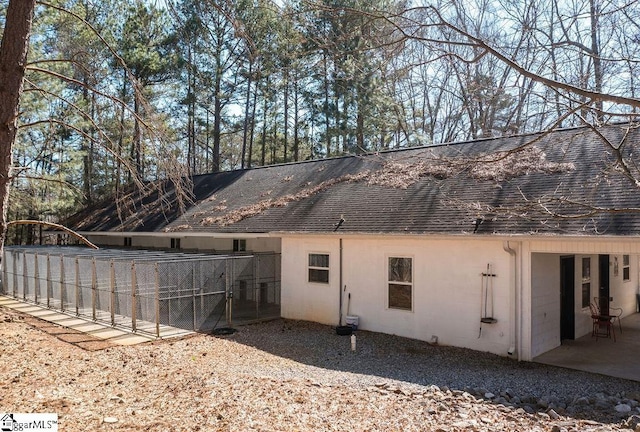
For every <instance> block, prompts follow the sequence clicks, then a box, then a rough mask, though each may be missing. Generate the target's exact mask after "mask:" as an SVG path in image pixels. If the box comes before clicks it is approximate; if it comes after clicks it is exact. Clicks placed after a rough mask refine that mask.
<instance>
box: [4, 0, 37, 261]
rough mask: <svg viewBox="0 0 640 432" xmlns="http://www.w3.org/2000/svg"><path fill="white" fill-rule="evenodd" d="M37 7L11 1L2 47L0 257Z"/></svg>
mask: <svg viewBox="0 0 640 432" xmlns="http://www.w3.org/2000/svg"><path fill="white" fill-rule="evenodd" d="M35 3H36V2H35V0H9V5H8V7H7V15H6V20H5V27H4V33H3V34H2V43H1V44H0V256H1V255H2V249H3V247H4V241H5V238H6V234H7V205H8V203H9V187H10V185H11V166H12V165H13V161H12V154H13V144H14V142H15V139H16V133H17V131H18V112H19V104H20V95H21V93H22V88H23V83H24V73H25V68H26V62H27V52H28V50H29V33H30V32H31V23H32V21H33V10H34V6H35Z"/></svg>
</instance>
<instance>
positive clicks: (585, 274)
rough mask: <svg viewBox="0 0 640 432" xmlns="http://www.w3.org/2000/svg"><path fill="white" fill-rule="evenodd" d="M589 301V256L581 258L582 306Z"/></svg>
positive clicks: (587, 304)
mask: <svg viewBox="0 0 640 432" xmlns="http://www.w3.org/2000/svg"><path fill="white" fill-rule="evenodd" d="M590 302H591V258H582V307H583V308H588V307H589V303H590Z"/></svg>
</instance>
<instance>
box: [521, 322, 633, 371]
mask: <svg viewBox="0 0 640 432" xmlns="http://www.w3.org/2000/svg"><path fill="white" fill-rule="evenodd" d="M621 323H622V331H620V329H619V328H618V326H617V325H616V326H615V336H616V340H615V341H614V340H613V339H612V338H611V339H610V338H602V337H600V338H597V339H596V338H595V337H592V336H591V334H588V335H586V336H583V337H581V338H578V339H575V340H563V341H562V345H561V346H559V347H558V348H555V349H553V350H551V351H548V352H546V353H544V354H542V355H540V356H538V357H536V358H534V359H533V361H534V362H536V363H543V364H548V365H553V366H560V367H565V368H568V369H577V370H582V371H586V372H593V373H599V374H602V375H607V376H613V377H617V378H624V379H629V380H634V381H640V313H635V314H632V315H629V316H627V317H625V318H623V319H622V322H621Z"/></svg>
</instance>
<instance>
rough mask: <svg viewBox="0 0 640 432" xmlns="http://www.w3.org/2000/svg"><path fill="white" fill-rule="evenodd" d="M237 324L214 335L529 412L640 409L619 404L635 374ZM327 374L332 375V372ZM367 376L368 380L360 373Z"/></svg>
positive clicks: (636, 394)
mask: <svg viewBox="0 0 640 432" xmlns="http://www.w3.org/2000/svg"><path fill="white" fill-rule="evenodd" d="M237 329H238V331H237V332H235V333H233V334H230V335H220V336H212V337H222V338H226V339H229V340H233V341H235V342H237V343H240V344H244V345H248V346H251V347H255V348H257V349H259V350H261V351H265V352H268V353H270V354H273V355H276V356H279V357H284V358H287V359H290V360H293V361H296V362H299V363H302V364H306V365H309V366H313V367H317V368H321V369H326V370H328V371H340V372H350V373H354V374H362V375H367V376H369V377H370V376H373V377H375V379H377V380H379V381H380V382H383V381H385V380H396V381H401V382H404V383H408V384H413V385H419V386H431V385H435V386H438V387H440V388H441V389H445V390H446V389H450V390H451V391H454V392H455V391H466V392H468V393H471V394H472V395H474V396H476V397H478V398H483V399H485V400H490V401H492V402H493V403H496V404H503V405H505V406H514V407H516V408H521V409H524V410H526V411H527V412H545V413H549V412H550V409H553V410H554V411H555V412H557V413H558V414H560V415H563V416H568V417H571V418H575V419H582V420H591V421H597V422H603V423H620V422H621V421H623V420H624V419H625V418H626V417H629V416H630V415H632V414H634V413H635V414H639V412H638V411H635V410H634V411H632V412H630V413H626V415H624V417H623V416H622V415H620V414H618V413H617V412H616V411H615V406H616V405H618V404H620V403H623V402H627V403H629V402H631V403H632V404H634V403H635V404H637V402H638V401H637V400H636V398H640V385H639V384H638V383H637V382H635V381H630V380H624V379H619V378H611V377H607V376H603V375H599V374H594V373H588V372H581V371H575V370H569V369H565V368H561V367H556V366H549V365H542V364H537V363H531V362H518V361H517V360H514V359H510V358H505V357H501V356H497V355H494V354H489V353H483V352H478V351H473V350H468V349H463V348H455V347H447V346H438V345H431V344H429V343H427V342H423V341H418V340H414V339H407V338H402V337H399V336H394V335H386V334H382V333H373V332H368V331H357V332H355V333H354V334H355V335H356V351H351V338H350V337H349V336H339V335H337V334H336V331H335V329H334V328H333V327H330V326H325V325H321V324H315V323H310V322H302V321H290V320H283V319H280V320H275V321H270V322H265V323H260V324H252V325H247V326H243V327H238V328H237ZM327 380H331V377H330V376H329V374H327ZM363 381H370V379H369V378H368V379H364V377H363ZM369 385H370V384H369ZM492 395H493V396H492Z"/></svg>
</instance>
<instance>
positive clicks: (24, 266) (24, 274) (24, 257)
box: [22, 252, 29, 300]
mask: <svg viewBox="0 0 640 432" xmlns="http://www.w3.org/2000/svg"><path fill="white" fill-rule="evenodd" d="M27 270H28V269H27V253H26V252H23V253H22V299H23V300H27V291H28V287H29V274H28V273H27Z"/></svg>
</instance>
